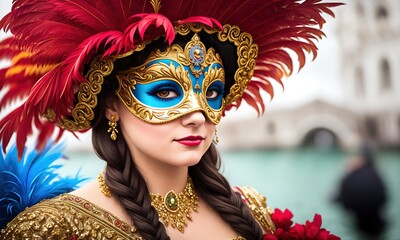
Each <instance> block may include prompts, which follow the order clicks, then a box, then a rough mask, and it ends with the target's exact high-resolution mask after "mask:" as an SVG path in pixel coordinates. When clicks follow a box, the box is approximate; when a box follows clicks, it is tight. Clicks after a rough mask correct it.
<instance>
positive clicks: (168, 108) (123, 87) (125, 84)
mask: <svg viewBox="0 0 400 240" xmlns="http://www.w3.org/2000/svg"><path fill="white" fill-rule="evenodd" d="M117 78H118V81H119V88H118V90H117V92H116V93H117V95H118V96H119V98H120V99H121V101H122V102H123V103H124V104H125V106H126V107H127V108H128V109H129V110H130V111H131V112H132V113H133V114H134V115H135V116H136V117H138V118H140V119H142V120H143V121H145V122H148V123H154V124H158V123H166V122H170V121H172V120H175V119H177V118H179V117H181V116H183V115H185V114H188V113H191V112H195V111H202V112H203V113H204V114H205V116H207V118H208V119H209V120H210V121H211V122H213V123H215V124H217V123H219V121H220V120H221V116H222V110H223V106H224V98H223V96H224V85H225V72H224V68H223V64H222V60H221V57H220V56H219V55H218V53H216V52H215V50H214V49H213V48H209V49H208V50H206V47H205V46H204V44H203V43H202V42H201V41H200V38H199V36H198V35H197V34H195V35H194V36H193V37H192V39H191V41H189V42H188V43H187V44H186V46H185V49H182V47H181V46H179V45H177V44H174V45H172V46H171V47H168V48H167V50H165V51H160V50H159V49H157V50H155V51H154V52H152V53H151V54H150V56H149V57H148V58H147V60H146V62H145V63H144V64H142V65H140V66H138V67H133V68H131V69H129V70H126V71H123V72H120V73H118V74H117Z"/></svg>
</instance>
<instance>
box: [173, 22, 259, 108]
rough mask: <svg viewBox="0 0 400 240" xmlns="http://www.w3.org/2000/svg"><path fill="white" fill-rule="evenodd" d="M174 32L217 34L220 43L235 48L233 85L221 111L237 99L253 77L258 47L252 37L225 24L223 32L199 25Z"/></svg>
mask: <svg viewBox="0 0 400 240" xmlns="http://www.w3.org/2000/svg"><path fill="white" fill-rule="evenodd" d="M175 31H176V32H177V33H179V34H180V35H187V34H189V33H190V32H194V33H199V32H201V31H205V32H207V33H208V34H213V33H218V39H219V40H220V41H221V42H226V41H229V42H231V43H233V44H234V45H235V46H236V47H237V57H238V59H237V64H238V69H237V70H236V72H235V75H234V81H235V83H234V84H233V85H232V86H231V88H230V91H229V93H228V94H227V95H226V97H225V98H224V102H223V109H225V108H226V107H227V106H228V105H230V104H232V103H233V102H235V101H236V100H237V99H239V98H240V97H241V96H242V95H243V92H244V90H245V88H246V86H247V84H248V83H249V82H250V79H251V78H252V77H253V73H254V69H255V65H256V58H257V55H258V46H257V44H255V43H254V42H253V37H252V36H251V35H250V34H249V33H246V32H241V31H240V29H239V27H238V26H232V25H229V24H226V25H224V26H223V30H222V31H220V30H219V29H215V28H210V27H208V26H205V25H203V24H199V23H187V24H182V25H178V26H176V27H175Z"/></svg>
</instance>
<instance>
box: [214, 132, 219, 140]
mask: <svg viewBox="0 0 400 240" xmlns="http://www.w3.org/2000/svg"><path fill="white" fill-rule="evenodd" d="M214 141H215V142H216V143H219V138H218V134H217V129H215V131H214Z"/></svg>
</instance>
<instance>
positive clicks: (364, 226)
mask: <svg viewBox="0 0 400 240" xmlns="http://www.w3.org/2000/svg"><path fill="white" fill-rule="evenodd" d="M374 161H375V155H374V149H373V147H372V146H371V145H370V144H364V145H362V147H361V148H360V152H359V155H358V156H356V157H355V158H353V159H351V161H350V165H349V168H348V170H349V172H348V173H347V174H346V175H345V176H344V178H343V179H342V181H341V183H340V186H339V189H338V194H337V196H336V199H335V200H336V201H337V202H339V203H340V204H341V205H342V206H343V207H344V208H345V209H346V210H347V211H349V212H350V213H352V214H353V215H354V217H355V220H356V223H357V228H358V229H359V230H360V231H361V232H362V233H364V234H366V235H369V236H371V237H378V236H379V235H381V234H382V233H383V231H384V229H385V225H386V222H385V219H384V217H383V210H384V206H385V204H386V202H387V192H386V187H385V184H384V181H383V180H382V177H381V176H380V174H379V172H378V171H377V169H376V167H375V163H374Z"/></svg>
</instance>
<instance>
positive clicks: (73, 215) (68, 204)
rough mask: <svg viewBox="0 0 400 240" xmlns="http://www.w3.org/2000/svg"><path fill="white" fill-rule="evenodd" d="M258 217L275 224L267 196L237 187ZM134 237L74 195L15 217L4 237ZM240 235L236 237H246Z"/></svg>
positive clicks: (268, 227) (5, 239) (135, 235)
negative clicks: (269, 209)
mask: <svg viewBox="0 0 400 240" xmlns="http://www.w3.org/2000/svg"><path fill="white" fill-rule="evenodd" d="M236 191H238V192H240V193H241V195H242V198H243V201H245V202H246V203H247V204H248V206H249V207H250V209H251V210H252V212H253V214H254V216H255V218H256V219H257V221H258V222H259V223H260V225H261V226H262V227H263V228H264V229H266V230H273V229H274V226H273V223H272V221H271V218H270V214H269V212H268V209H267V207H266V199H265V197H263V196H261V195H260V194H258V193H257V192H256V191H254V190H252V189H250V188H243V187H240V188H236ZM20 239H37V240H41V239H43V240H44V239H46V240H47V239H48V240H53V239H54V240H60V239H68V240H77V239H111V240H117V239H118V240H120V239H132V240H141V239H142V238H141V237H140V235H139V233H138V231H137V229H136V228H135V227H133V226H130V225H129V224H127V223H124V222H123V221H121V220H120V219H119V218H117V217H115V216H114V215H113V214H111V213H109V212H107V211H106V210H104V209H103V208H101V207H99V206H96V205H95V204H93V203H91V202H89V201H86V200H85V199H82V198H80V197H77V196H75V195H71V194H62V195H60V196H58V197H56V198H53V199H50V200H44V201H42V202H40V203H38V204H36V205H34V206H32V207H30V208H27V209H26V210H25V211H23V212H22V213H20V214H19V215H18V216H17V217H16V218H14V219H13V220H12V221H11V222H10V223H9V224H8V225H7V228H6V229H3V230H2V231H1V235H0V240H20ZM243 239H244V238H241V237H237V238H236V239H234V240H243Z"/></svg>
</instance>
